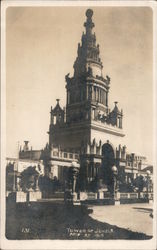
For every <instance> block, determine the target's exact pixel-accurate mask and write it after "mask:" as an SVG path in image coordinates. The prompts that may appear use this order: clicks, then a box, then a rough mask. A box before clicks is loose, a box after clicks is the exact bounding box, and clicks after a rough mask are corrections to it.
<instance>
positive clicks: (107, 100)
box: [106, 92, 108, 106]
mask: <svg viewBox="0 0 157 250" xmlns="http://www.w3.org/2000/svg"><path fill="white" fill-rule="evenodd" d="M106 106H108V92H106Z"/></svg>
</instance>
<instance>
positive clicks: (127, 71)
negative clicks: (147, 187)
mask: <svg viewBox="0 0 157 250" xmlns="http://www.w3.org/2000/svg"><path fill="white" fill-rule="evenodd" d="M87 8H88V7H9V8H8V9H7V12H6V124H7V125H6V139H7V156H8V157H15V156H17V152H18V151H17V150H18V142H19V144H20V145H23V141H24V140H29V141H30V145H31V146H32V147H33V149H41V148H43V147H44V146H45V144H46V143H47V142H48V134H47V131H48V130H49V123H50V108H51V106H53V107H54V106H55V104H56V98H59V99H60V103H61V106H65V105H66V89H65V75H66V74H67V73H70V76H72V75H73V64H74V61H75V59H76V56H77V46H78V43H79V42H80V41H81V36H82V32H83V31H84V26H83V24H84V22H85V20H86V17H85V11H86V9H87ZM92 9H93V11H94V15H93V21H94V23H95V28H94V31H95V33H96V38H97V43H99V45H100V57H101V60H102V62H103V66H104V67H103V74H104V76H106V75H109V76H110V77H111V85H110V94H109V105H110V107H111V108H113V107H114V101H118V106H119V108H120V109H121V108H122V109H123V113H124V118H123V120H124V121H123V127H124V132H125V134H126V136H125V139H124V142H125V144H126V146H127V149H128V151H129V152H134V153H137V154H140V155H144V156H146V157H147V158H148V162H149V163H151V162H152V156H153V76H152V75H153V72H152V65H153V47H152V46H153V44H152V34H153V33H152V17H153V16H152V10H151V8H149V7H92Z"/></svg>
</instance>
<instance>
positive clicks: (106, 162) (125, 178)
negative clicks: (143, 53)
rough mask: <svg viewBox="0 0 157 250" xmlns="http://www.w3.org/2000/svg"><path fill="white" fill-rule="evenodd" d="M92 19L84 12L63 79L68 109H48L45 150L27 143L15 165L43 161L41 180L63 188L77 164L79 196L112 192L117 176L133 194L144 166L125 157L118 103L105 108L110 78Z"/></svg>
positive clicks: (141, 159)
mask: <svg viewBox="0 0 157 250" xmlns="http://www.w3.org/2000/svg"><path fill="white" fill-rule="evenodd" d="M92 17H93V11H92V10H91V9H88V10H87V11H86V21H85V23H84V27H85V32H83V34H82V38H81V43H79V44H78V50H77V57H76V60H75V62H74V65H73V68H74V74H73V76H70V74H67V75H66V76H65V82H66V97H67V98H66V107H65V108H62V107H61V106H60V103H59V99H57V103H56V106H55V107H54V108H52V107H51V111H50V126H49V131H48V134H49V142H48V143H47V145H46V146H45V148H44V149H43V150H32V149H29V147H28V141H25V144H24V147H23V149H20V152H19V159H21V160H24V159H25V160H28V161H30V160H34V161H41V160H42V162H43V165H44V174H45V176H47V177H49V178H51V179H54V178H57V179H58V180H59V181H60V182H61V183H64V181H65V176H64V173H65V171H64V170H65V169H67V168H69V167H71V166H72V164H73V163H77V164H78V166H79V169H80V170H79V176H78V189H79V190H88V191H96V190H98V189H104V190H107V191H110V192H112V190H113V188H114V174H115V173H114V171H116V174H117V179H118V184H119V188H121V190H127V191H133V183H134V180H135V179H136V178H137V177H138V175H142V176H144V177H145V176H147V173H146V167H148V164H147V162H146V158H145V157H142V156H138V155H135V154H134V153H129V152H127V148H126V145H124V142H123V139H124V137H125V134H124V132H123V110H122V109H119V107H118V103H117V102H116V101H115V105H114V108H113V109H112V110H111V109H110V107H109V90H110V87H111V78H110V77H109V76H108V75H105V76H104V73H103V63H102V60H101V57H100V46H99V44H97V42H96V35H95V33H94V32H93V29H94V23H93V20H92ZM150 175H152V172H150ZM130 186H132V187H130Z"/></svg>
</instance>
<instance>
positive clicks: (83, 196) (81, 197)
mask: <svg viewBox="0 0 157 250" xmlns="http://www.w3.org/2000/svg"><path fill="white" fill-rule="evenodd" d="M84 200H87V193H86V192H80V201H84Z"/></svg>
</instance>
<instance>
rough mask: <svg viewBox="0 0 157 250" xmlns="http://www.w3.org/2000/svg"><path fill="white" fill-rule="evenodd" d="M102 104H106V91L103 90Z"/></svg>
mask: <svg viewBox="0 0 157 250" xmlns="http://www.w3.org/2000/svg"><path fill="white" fill-rule="evenodd" d="M103 104H104V105H106V92H105V90H103Z"/></svg>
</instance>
